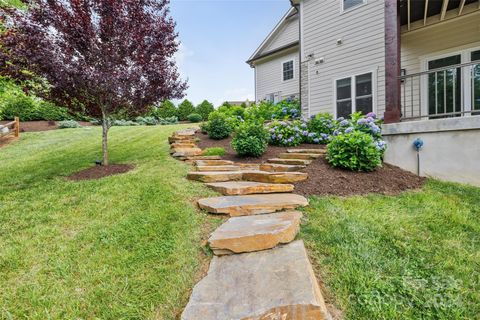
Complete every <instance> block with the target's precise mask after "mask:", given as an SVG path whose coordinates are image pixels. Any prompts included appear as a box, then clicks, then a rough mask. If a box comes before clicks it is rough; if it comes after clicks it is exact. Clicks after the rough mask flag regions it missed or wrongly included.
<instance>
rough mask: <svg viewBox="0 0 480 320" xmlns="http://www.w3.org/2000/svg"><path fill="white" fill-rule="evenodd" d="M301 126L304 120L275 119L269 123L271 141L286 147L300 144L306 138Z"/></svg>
mask: <svg viewBox="0 0 480 320" xmlns="http://www.w3.org/2000/svg"><path fill="white" fill-rule="evenodd" d="M301 126H302V122H301V121H299V120H293V121H273V122H272V123H270V124H269V125H268V132H269V134H270V143H271V144H273V145H278V146H285V147H293V146H298V145H299V144H301V143H302V141H303V140H304V136H302V134H303V132H302V129H301Z"/></svg>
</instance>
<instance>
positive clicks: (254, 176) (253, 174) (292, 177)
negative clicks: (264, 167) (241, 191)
mask: <svg viewBox="0 0 480 320" xmlns="http://www.w3.org/2000/svg"><path fill="white" fill-rule="evenodd" d="M307 178H308V174H306V173H304V172H268V171H244V172H243V180H245V181H255V182H265V183H294V182H300V181H304V180H307Z"/></svg>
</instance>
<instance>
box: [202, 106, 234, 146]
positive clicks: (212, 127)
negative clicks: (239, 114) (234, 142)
mask: <svg viewBox="0 0 480 320" xmlns="http://www.w3.org/2000/svg"><path fill="white" fill-rule="evenodd" d="M230 133H232V125H231V124H230V122H229V120H228V118H227V116H226V115H225V114H223V113H221V112H218V111H215V112H212V113H210V116H209V117H208V136H209V137H210V138H212V139H216V140H220V139H225V138H227V137H228V136H230Z"/></svg>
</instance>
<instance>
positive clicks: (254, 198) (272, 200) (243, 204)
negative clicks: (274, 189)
mask: <svg viewBox="0 0 480 320" xmlns="http://www.w3.org/2000/svg"><path fill="white" fill-rule="evenodd" d="M307 205H308V200H307V199H306V198H305V197H302V196H300V195H298V194H292V193H272V194H255V195H246V196H224V197H213V198H205V199H200V200H198V206H199V207H200V208H201V209H204V210H207V211H208V212H210V213H214V214H228V215H230V216H231V217H239V216H250V215H256V214H262V213H272V212H276V211H282V210H292V209H296V208H298V207H305V206H307Z"/></svg>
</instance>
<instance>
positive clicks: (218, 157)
mask: <svg viewBox="0 0 480 320" xmlns="http://www.w3.org/2000/svg"><path fill="white" fill-rule="evenodd" d="M221 159H222V157H220V156H190V157H183V158H182V160H185V162H187V163H192V164H193V163H195V161H198V160H221Z"/></svg>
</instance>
